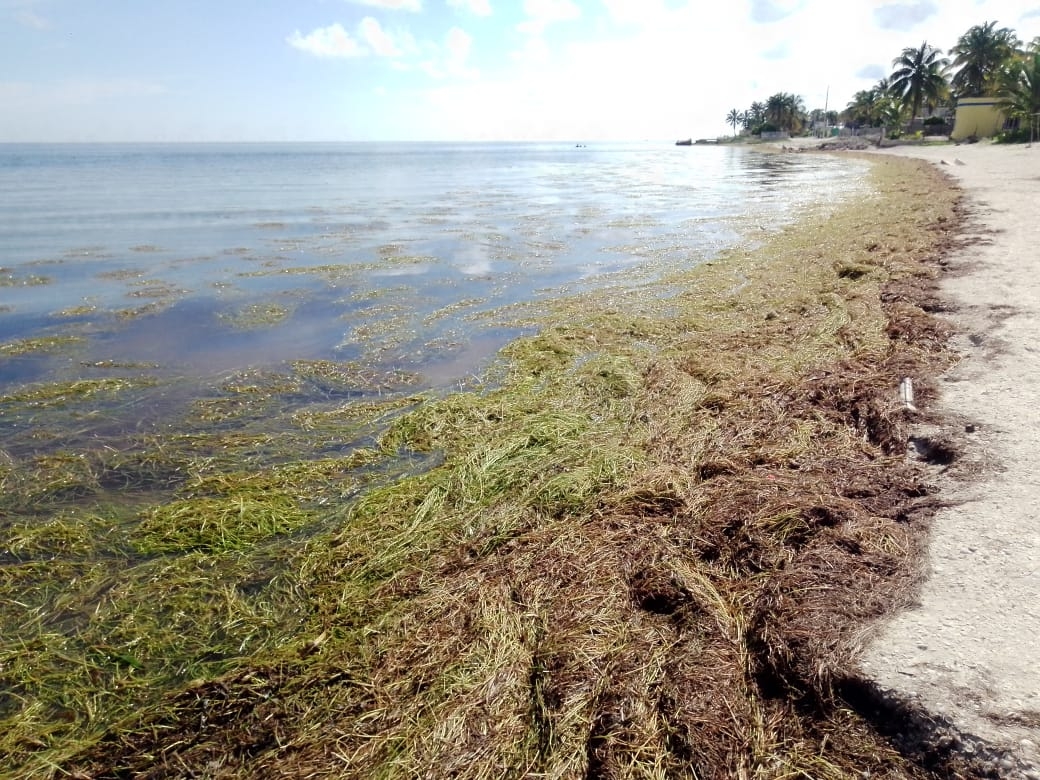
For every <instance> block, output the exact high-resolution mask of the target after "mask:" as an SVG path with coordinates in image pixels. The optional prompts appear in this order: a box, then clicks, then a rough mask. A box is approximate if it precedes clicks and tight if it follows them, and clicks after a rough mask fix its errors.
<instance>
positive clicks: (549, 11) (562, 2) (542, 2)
mask: <svg viewBox="0 0 1040 780" xmlns="http://www.w3.org/2000/svg"><path fill="white" fill-rule="evenodd" d="M524 13H525V14H526V15H527V18H526V19H525V20H524V21H522V22H521V23H520V24H518V25H517V27H516V28H517V29H518V30H519V31H520V32H523V33H530V34H532V35H541V34H542V32H543V31H544V30H545V28H546V27H548V26H549V25H550V24H555V23H557V22H569V21H572V20H574V19H578V18H580V17H581V9H580V8H579V7H578V6H577V5H575V4H574V3H573V2H571V0H524Z"/></svg>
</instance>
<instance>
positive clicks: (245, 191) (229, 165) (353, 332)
mask: <svg viewBox="0 0 1040 780" xmlns="http://www.w3.org/2000/svg"><path fill="white" fill-rule="evenodd" d="M862 167H863V164H862V163H860V162H857V161H854V160H844V159H839V158H834V157H823V156H815V155H766V154H760V153H755V152H754V151H750V150H748V149H746V148H739V147H728V146H706V147H692V148H683V147H675V146H673V145H670V144H651V143H643V144H614V145H595V144H590V145H588V146H575V145H572V144H458V145H453V144H295V145H293V144H272V145H267V144H248V145H235V144H212V145H189V144H184V145H122V144H120V145H31V144H30V145H22V144H14V145H0V395H2V394H3V393H5V392H10V391H11V389H12V388H15V387H18V386H21V385H24V384H26V383H31V382H38V381H45V380H56V379H64V380H68V379H72V378H75V377H76V376H78V375H79V374H82V373H84V372H87V373H89V368H88V367H89V366H92V365H109V366H111V365H137V364H146V365H148V366H149V367H150V370H153V371H159V372H167V373H170V374H176V375H178V376H182V377H206V376H218V375H227V374H229V373H230V372H234V371H241V370H243V369H247V368H271V369H276V368H277V367H278V366H279V365H280V364H283V363H284V362H285V361H289V360H298V359H308V360H319V359H321V360H334V361H355V362H359V363H361V364H364V365H369V366H373V367H378V368H380V369H381V370H396V369H402V370H408V371H412V372H415V373H417V374H418V375H419V376H421V377H422V382H423V383H424V384H426V385H428V386H435V385H438V384H444V385H447V384H450V383H451V382H453V381H456V380H457V379H458V377H459V376H463V375H466V374H468V373H472V372H475V371H479V369H480V367H481V366H482V365H484V364H485V363H486V362H487V360H488V359H489V358H490V356H491V355H493V354H494V352H495V351H496V350H497V349H498V348H499V347H501V346H502V345H503V344H504V343H505V342H506V341H507V340H508V339H510V338H512V337H514V336H515V335H517V333H518V332H520V331H521V330H522V328H521V327H519V326H517V324H516V321H515V318H514V317H513V316H512V315H511V314H510V312H512V311H513V310H514V309H515V307H516V306H518V305H526V306H531V305H534V306H537V304H538V303H539V302H540V301H546V300H550V299H552V298H554V297H558V296H561V295H568V294H573V293H578V292H582V291H585V290H589V289H595V288H602V287H610V286H629V285H636V284H643V285H645V284H647V283H648V282H653V281H654V280H655V279H657V278H659V277H661V276H662V275H663V274H665V273H667V272H668V271H669V270H672V269H674V268H677V267H688V266H691V265H694V264H697V263H700V262H703V261H705V260H706V259H709V258H712V257H714V256H716V255H718V253H719V252H721V251H723V250H725V249H727V248H729V247H732V246H735V245H737V244H740V243H741V242H746V241H753V240H756V237H757V238H759V239H760V238H761V237H762V236H763V235H764V234H765V233H766V232H768V231H771V230H775V229H777V228H779V227H780V226H782V225H783V224H785V223H787V222H790V221H791V220H793V219H796V218H797V216H798V215H799V214H800V213H801V212H802V211H804V210H805V209H806V208H808V207H810V206H812V205H813V204H817V203H821V202H822V203H833V202H838V201H840V200H842V199H844V198H848V197H855V196H856V195H857V194H858V193H859V192H861V191H862V187H863V184H862V177H861V176H859V175H858V173H859V170H860V169H861V168H862ZM662 294H663V293H662ZM64 336H72V337H75V339H76V340H77V341H76V344H77V348H76V350H75V351H74V354H72V353H70V352H68V351H67V350H65V351H63V350H60V349H57V350H56V349H43V350H26V349H18V348H17V345H19V344H25V343H27V342H26V340H29V339H47V338H55V337H58V338H60V337H64ZM12 345H14V346H12Z"/></svg>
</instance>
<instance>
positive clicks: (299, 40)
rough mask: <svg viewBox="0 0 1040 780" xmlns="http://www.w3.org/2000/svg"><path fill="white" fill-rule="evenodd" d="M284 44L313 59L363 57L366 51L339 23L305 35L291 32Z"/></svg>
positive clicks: (297, 31)
mask: <svg viewBox="0 0 1040 780" xmlns="http://www.w3.org/2000/svg"><path fill="white" fill-rule="evenodd" d="M285 40H286V42H287V43H288V44H289V45H290V46H292V47H293V48H296V49H299V50H300V51H305V52H307V53H308V54H313V55H314V56H315V57H330V58H334V57H343V58H346V57H364V56H365V55H366V54H368V51H367V50H366V49H365V48H364V47H363V46H362V45H361V44H360V43H358V41H357V40H356V39H355V38H351V37H350V33H348V32H347V31H346V30H344V29H343V25H341V24H340V23H339V22H336V23H335V24H330V25H329V26H328V27H319V28H318V29H316V30H312V31H311V32H309V33H308V34H307V35H303V34H302V33H301V32H300V31H299V30H296V31H295V32H293V34H292V35H290V36H289V37H288V38H286V39H285Z"/></svg>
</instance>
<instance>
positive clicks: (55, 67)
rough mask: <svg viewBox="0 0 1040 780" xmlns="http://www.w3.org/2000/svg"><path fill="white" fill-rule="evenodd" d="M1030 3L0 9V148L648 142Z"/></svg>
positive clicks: (845, 80) (340, 3) (1022, 33)
mask: <svg viewBox="0 0 1040 780" xmlns="http://www.w3.org/2000/svg"><path fill="white" fill-rule="evenodd" d="M988 21H996V22H998V24H999V26H1003V27H1010V28H1012V29H1013V30H1015V31H1016V33H1017V34H1018V36H1019V38H1021V39H1022V40H1024V41H1028V40H1032V39H1033V38H1034V37H1036V36H1038V35H1040V0H992V1H990V0H842V2H834V0H710V1H705V0H697V1H696V2H690V1H689V0H0V142H33V141H37V142H52V141H53V142H66V141H72V142H77V141H85V142H96V141H381V140H405V141H412V140H414V141H453V140H457V141H470V140H473V141H481V140H488V141H491V140H553V141H555V140H560V141H564V140H566V141H576V142H589V141H604V140H663V139H672V140H675V139H679V138H687V137H694V138H701V137H715V136H718V135H723V134H727V133H729V132H730V129H729V127H728V125H726V124H725V116H726V114H727V112H728V111H729V110H730V109H731V108H736V109H738V110H744V109H746V108H747V107H748V106H749V105H750V104H751V103H752V102H753V101H755V100H759V101H764V100H765V99H766V98H767V97H768V96H769V95H771V94H773V93H775V92H781V91H782V92H792V93H795V94H797V95H800V96H801V97H802V98H803V100H804V101H805V105H806V107H807V108H808V109H813V108H824V107H827V108H831V109H841V108H844V107H845V105H846V104H847V103H848V102H849V101H850V100H851V99H852V96H853V94H854V93H855V92H856V91H858V90H861V89H866V88H869V87H870V86H872V85H873V84H874V83H876V82H877V80H878V79H879V78H881V77H882V76H885V75H887V74H888V73H889V72H891V70H892V60H893V59H894V58H895V57H897V56H898V55H899V54H900V52H901V51H902V50H903V49H904V48H906V47H909V46H918V45H920V44H921V43H922V42H923V41H927V42H928V43H929V44H932V45H934V46H937V47H939V48H940V49H943V50H944V51H945V50H947V49H949V47H951V46H952V45H954V44H955V43H956V41H957V38H958V37H959V36H960V35H961V34H963V33H964V32H965V31H966V30H968V28H970V27H971V26H973V25H976V24H982V23H984V22H988Z"/></svg>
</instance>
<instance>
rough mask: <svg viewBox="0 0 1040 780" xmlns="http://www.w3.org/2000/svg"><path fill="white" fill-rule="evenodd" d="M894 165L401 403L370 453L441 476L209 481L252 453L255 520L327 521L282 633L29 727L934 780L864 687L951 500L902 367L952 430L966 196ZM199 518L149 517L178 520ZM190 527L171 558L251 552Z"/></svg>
mask: <svg viewBox="0 0 1040 780" xmlns="http://www.w3.org/2000/svg"><path fill="white" fill-rule="evenodd" d="M871 176H872V177H873V178H874V181H875V183H876V187H877V190H878V195H877V196H875V197H870V198H866V199H863V200H862V201H861V202H858V203H856V204H853V205H846V206H842V207H840V208H839V209H837V210H834V211H824V210H821V212H820V213H817V214H811V215H807V216H806V218H805V219H804V220H803V221H802V222H801V223H799V224H798V225H797V227H794V228H791V229H788V230H786V231H784V232H783V233H782V234H780V235H778V236H775V237H773V238H771V239H769V240H767V241H765V242H764V243H763V245H762V246H760V247H758V248H756V249H755V250H753V251H739V252H735V253H733V254H732V255H731V256H730V257H727V258H725V259H721V260H718V261H715V262H712V263H710V264H707V265H705V266H703V267H700V268H697V269H694V270H691V271H689V272H687V273H684V274H681V275H678V276H676V278H674V279H671V280H668V284H667V285H666V286H667V287H668V288H670V289H678V290H680V292H679V293H678V294H676V295H674V296H672V297H667V298H662V297H659V296H657V295H655V294H654V292H653V291H651V290H636V291H631V292H616V291H615V292H613V293H610V294H609V295H608V294H598V295H595V296H589V297H587V298H579V299H575V300H567V301H561V302H560V303H559V304H558V306H557V307H556V311H555V312H554V313H553V316H552V318H551V320H550V321H549V322H548V323H547V324H546V326H545V327H544V328H543V329H542V330H541V331H540V332H539V334H538V335H536V336H532V337H530V338H525V339H521V340H519V341H517V342H515V343H513V344H511V345H510V346H509V347H508V348H507V349H506V350H505V351H504V353H503V355H502V362H501V365H500V374H499V375H497V376H495V377H494V381H493V382H492V381H489V383H488V385H487V386H486V387H485V388H482V389H479V390H474V391H472V392H465V393H456V394H453V395H450V396H447V397H442V398H426V399H421V400H418V399H407V400H406V401H401V400H398V401H395V402H394V404H393V416H390V415H389V413H387V415H386V417H384V418H383V419H388V420H390V422H389V425H388V426H387V427H386V428H385V430H383V431H382V433H381V434H380V435H379V437H378V442H377V444H378V446H377V447H376V448H375V449H374V450H372V451H371V452H366V454H365V458H364V462H365V463H366V464H371V463H372V462H375V461H376V460H378V458H379V457H381V456H384V457H388V458H389V457H403V456H407V457H409V458H412V459H417V460H418V462H419V463H420V464H421V465H422V468H420V469H413V470H411V471H409V472H407V473H404V472H402V473H394V474H392V475H389V476H388V477H387V478H386V479H381V480H376V481H373V482H371V483H369V484H368V485H367V486H366V489H364V490H357V487H358V486H357V485H355V484H353V483H352V484H351V485H350V486H348V487H346V488H342V487H340V488H335V489H330V488H329V487H328V482H329V480H331V479H332V474H333V472H334V471H336V470H337V468H338V467H337V466H336V465H335V464H332V463H327V464H326V465H327V466H328V468H327V469H326V470H325V471H322V472H321V473H320V475H318V476H315V475H314V474H312V473H311V472H308V474H309V476H308V477H307V479H305V480H302V481H301V482H299V484H298V485H297V482H292V481H290V478H289V475H288V471H291V468H290V467H291V464H286V463H278V464H266V465H264V466H256V467H255V469H254V471H253V472H252V473H251V474H249V475H248V477H249V478H248V480H245V481H244V482H243V479H245V478H244V477H243V475H242V474H241V473H239V472H236V471H235V469H234V468H233V466H232V464H224V465H223V466H222V467H221V468H222V469H223V471H222V472H220V473H210V474H208V475H206V478H205V479H201V478H197V479H195V481H194V482H193V483H192V491H194V492H193V495H194V496H199V495H210V496H212V497H213V501H214V505H218V504H221V501H222V498H223V497H226V496H227V495H229V492H228V490H227V489H224V488H221V487H220V485H219V484H218V483H219V482H220V479H221V478H222V477H221V476H220V475H221V474H224V475H225V476H226V475H229V474H237V477H236V479H238V480H239V481H238V482H236V483H235V484H236V487H235V489H234V491H231V493H233V495H234V496H235V497H236V500H238V501H239V503H238V504H237V506H239V507H240V509H241V511H242V512H245V513H248V512H252V511H254V510H257V511H258V510H259V509H261V508H262V509H264V511H269V512H271V513H273V516H274V518H275V520H277V518H285V517H291V518H293V519H292V522H291V523H290V524H289V526H287V527H285V528H282V529H278V528H276V529H274V530H270V529H268V530H264V531H263V532H262V536H263V537H264V538H265V539H266V538H268V537H270V536H272V535H274V536H278V535H283V536H284V535H287V534H290V533H292V532H293V531H294V530H295V529H297V528H299V527H306V526H312V527H313V528H314V529H315V530H314V531H313V532H312V533H310V534H308V535H305V536H298V537H296V538H295V543H294V544H292V545H285V546H283V547H281V548H279V549H278V551H277V553H278V556H279V560H280V563H279V566H278V569H277V570H278V575H277V577H276V578H272V580H271V581H263V582H261V579H262V577H261V574H260V573H258V572H255V571H252V570H251V571H250V572H246V573H243V574H242V576H243V577H246V575H247V574H248V575H249V576H250V577H254V578H256V582H258V583H259V585H257V587H258V588H266V587H269V586H270V587H272V588H274V591H277V592H278V593H280V594H283V596H280V597H279V598H284V599H285V604H289V605H291V608H289V607H286V608H285V610H284V614H283V617H282V618H279V620H277V621H274V622H273V623H271V624H264V627H263V630H264V631H269V632H271V637H270V638H269V639H268V640H265V641H264V642H262V643H260V644H259V645H257V643H256V642H253V640H252V639H250V640H249V641H245V640H244V641H243V644H242V647H243V648H247V649H248V651H246V650H244V651H243V652H242V653H241V654H240V655H239V656H238V657H236V658H234V659H233V661H232V662H230V663H226V664H225V665H224V667H222V668H221V673H220V674H213V673H211V674H207V675H206V676H203V677H201V678H198V679H193V680H187V679H181V680H180V682H176V680H174V682H171V684H170V687H169V690H167V691H165V692H164V693H162V695H159V696H156V697H153V698H152V699H148V698H147V697H145V698H142V705H141V706H140V708H139V709H138V711H137V712H134V713H132V714H127V715H124V716H122V717H121V719H120V720H118V722H114V723H108V724H105V723H102V724H100V727H99V724H98V723H85V724H83V725H82V726H81V727H78V728H80V730H79V731H78V732H77V733H76V734H75V735H73V736H70V737H69V738H68V739H67V740H66V741H64V742H61V741H55V740H51V739H49V738H48V736H47V734H46V733H41V735H40V736H39V737H38V738H37V741H36V744H35V745H34V744H33V741H32V737H30V736H26V735H23V736H22V737H21V740H22V741H21V743H19V744H18V745H12V744H11V743H10V742H8V743H3V742H0V749H3V750H5V751H8V755H10V756H13V757H15V758H16V759H17V760H18V762H19V766H20V769H18V770H15V771H16V772H25V773H29V772H30V771H34V772H40V773H45V772H48V771H49V772H50V773H51V774H53V775H54V776H58V775H61V774H65V775H70V776H73V777H131V776H133V777H161V776H183V777H213V778H217V777H220V778H224V777H228V778H230V777H320V776H338V777H387V778H390V777H467V778H497V777H523V776H532V777H534V776H537V777H560V778H568V777H586V778H637V777H662V778H663V777H697V778H728V777H736V778H766V777H770V778H772V777H776V778H781V777H814V778H839V777H849V776H852V775H856V776H871V777H879V778H884V777H889V778H906V777H928V776H930V775H929V771H930V769H929V768H928V767H924V766H922V765H920V764H919V763H917V762H916V761H915V760H914V759H912V758H908V757H906V756H904V755H902V754H900V752H899V751H898V750H897V749H896V748H895V747H893V745H892V744H890V743H889V742H888V741H887V739H886V738H885V737H884V736H882V735H881V734H880V732H879V731H878V730H877V729H876V728H875V727H874V725H872V724H871V723H870V721H869V719H868V717H866V716H865V714H863V713H859V712H857V711H856V710H855V708H854V707H853V706H852V704H853V703H852V702H851V701H850V700H849V699H848V697H846V696H845V695H844V692H845V691H846V689H847V688H849V687H850V686H851V685H854V683H855V673H854V655H855V651H856V648H857V646H858V642H859V641H860V640H861V638H862V634H863V631H864V628H865V627H866V626H867V625H868V624H869V622H870V621H871V620H874V619H876V618H877V617H879V616H880V615H883V614H884V613H885V612H887V611H889V610H891V609H892V608H893V607H895V606H897V605H899V604H901V603H904V601H905V600H906V599H907V598H908V597H909V596H910V595H911V594H912V591H913V587H914V583H915V578H916V576H917V569H916V561H917V560H918V556H919V545H920V542H921V537H922V532H923V530H924V529H925V527H926V523H927V519H928V517H929V514H930V511H931V508H932V507H933V506H934V500H935V499H934V496H932V495H931V494H932V490H931V489H930V488H929V486H928V485H927V484H926V482H925V481H924V479H925V477H924V472H923V470H922V469H921V468H920V466H919V464H915V463H913V462H912V461H911V460H909V459H908V458H907V456H906V442H907V435H908V426H909V424H910V422H911V419H912V418H911V413H910V412H909V411H908V410H907V409H906V408H905V407H904V405H903V404H902V403H901V402H900V399H899V395H898V387H899V384H900V382H901V380H902V379H903V378H904V377H912V378H913V380H914V383H915V387H916V388H917V403H918V405H919V406H920V407H921V408H922V409H924V410H925V411H924V412H921V413H918V419H920V415H922V414H924V415H926V414H927V407H928V402H929V400H930V399H931V398H933V397H934V386H933V384H932V380H933V378H934V377H935V376H936V375H937V374H938V372H939V371H941V370H942V369H943V368H944V367H946V366H947V365H948V364H949V361H950V359H951V358H950V356H949V353H948V352H947V351H946V346H945V345H946V336H947V333H946V330H945V327H944V325H943V324H942V323H941V322H940V321H939V320H937V319H936V318H934V317H933V316H932V315H931V314H930V313H929V310H934V309H935V301H934V299H933V298H932V295H933V293H932V288H933V286H934V282H935V279H936V278H937V275H938V273H939V261H940V259H941V254H942V252H943V251H944V249H945V248H946V247H947V246H948V244H949V243H950V242H952V241H954V240H956V220H957V202H958V193H957V192H956V191H955V190H954V189H953V188H951V187H950V185H949V184H948V182H946V181H945V180H943V179H942V178H941V177H940V176H939V174H938V173H936V172H935V171H934V170H933V169H931V168H929V167H926V166H924V165H923V164H919V163H913V162H907V161H896V160H884V161H879V162H877V163H876V164H875V165H874V166H873V168H872V173H871ZM489 379H490V378H489ZM345 414H346V413H345ZM341 465H342V467H343V469H346V468H347V465H346V464H341ZM353 465H354V466H356V465H357V464H356V463H355V464H353ZM240 468H241V466H239V469H240ZM319 476H320V479H319V478H318V477H319ZM228 479H230V477H228ZM207 491H209V493H207ZM222 491H223V492H222ZM253 491H255V492H253ZM272 491H273V493H272ZM313 491H324V492H323V493H322V495H327V496H335V495H336V494H337V491H338V495H339V500H328V501H320V502H316V501H311V502H310V503H308V502H307V501H305V498H307V497H308V494H310V497H311V498H313ZM273 494H276V497H278V498H279V501H282V500H283V499H284V502H285V503H284V505H283V504H277V506H276V505H275V504H273V503H272V501H273V499H272V498H271V496H272V495H273ZM184 500H188V499H184ZM247 500H251V501H254V502H255V506H254V504H250V503H247ZM287 507H291V508H292V511H289V509H287ZM300 507H303V509H300ZM174 509H176V507H174ZM169 511H172V510H170V508H169V505H163V506H162V507H159V508H156V509H153V510H149V512H146V513H145V514H144V515H143V516H144V517H145V518H146V520H143V521H141V522H142V523H143V524H147V523H148V522H150V523H151V525H150V526H149V529H154V533H152V534H151V535H147V536H146V537H142V536H141V534H143V533H144V531H142V530H141V529H140V528H138V529H137V530H136V531H135V533H136V534H137V537H135V538H147V540H152V541H154V540H158V542H156V544H160V543H161V542H162V541H163V540H164V539H167V537H166V536H163V535H162V533H160V531H161V529H162V528H165V527H167V526H168V525H169V523H168V522H167V521H168V520H169V518H167V517H166V515H163V514H162V513H163V512H167V513H168V512H169ZM193 511H194V510H193ZM293 512H297V514H293ZM200 533H202V532H201V531H200ZM203 536H204V538H205V539H213V538H214V537H212V536H205V535H203ZM217 538H219V539H221V540H222V539H224V537H223V536H219V537H217ZM251 543H252V542H251V540H250V539H249V538H247V539H245V540H243V541H242V542H241V544H242V545H246V546H248V545H249V544H251ZM169 544H170V545H171V546H170V547H162V546H161V544H160V546H159V547H155V546H154V545H153V546H152V547H149V549H148V550H147V551H145V552H147V553H149V554H154V555H162V554H166V553H168V552H169V551H170V550H172V549H177V550H184V549H190V550H191V551H192V554H193V555H195V556H201V557H205V556H211V557H212V562H211V565H214V566H218V565H219V561H220V560H225V559H226V558H221V557H220V556H226V555H227V553H228V548H226V547H224V546H221V544H222V543H218V542H207V543H201V542H198V539H196V541H195V542H191V541H190V540H189V541H188V542H185V541H184V540H183V539H181V538H179V537H178V538H176V539H173V540H172V541H170V542H169ZM272 554H273V553H272ZM207 560H209V559H207ZM274 579H278V583H277V584H276V585H274V584H272V583H273V580H274ZM227 587H228V588H231V589H232V590H235V589H238V590H239V591H245V590H248V583H244V582H237V581H235V582H231V583H230V584H228V585H227ZM274 591H272V592H274ZM284 594H288V595H284ZM207 597H208V596H207ZM271 598H272V599H273V598H275V597H274V596H272V597H271ZM290 613H291V614H290ZM286 615H288V617H286ZM272 626H274V627H272ZM258 630H260V629H258ZM279 632H280V633H279ZM140 642H141V644H142V645H144V644H146V643H147V639H146V638H142V639H141V640H140ZM251 642H252V644H251ZM254 646H255V648H254ZM112 652H113V653H123V652H124V650H122V649H120V648H113V649H112ZM135 652H136V651H135ZM124 655H125V653H124ZM132 660H134V659H133V658H130V659H129V660H124V662H123V664H122V666H123V668H124V673H125V676H126V677H127V678H132V677H133V675H134V674H135V670H134V668H133V664H132V663H131V661H132ZM4 663H9V661H4ZM0 671H3V670H0ZM3 673H5V674H7V672H3ZM170 679H171V680H173V679H174V678H170ZM9 684H10V683H9ZM21 690H22V691H23V692H22V693H21V694H20V696H21V698H22V699H23V700H24V699H27V698H31V694H30V693H29V692H28V688H27V686H26V684H25V683H24V682H23V683H21ZM112 695H113V696H118V695H119V692H118V691H117V690H113V691H112ZM73 698H74V697H73ZM6 706H7V708H8V709H10V707H11V706H12V705H11V703H10V701H8V703H7V705H6ZM74 706H75V702H74V701H72V700H70V702H69V709H70V710H72V709H73V708H74ZM65 717H66V718H67V719H71V720H75V719H76V717H78V716H76V715H67V716H65ZM73 737H75V739H73ZM76 739H78V740H80V741H79V742H78V743H77V742H76V741H75V740H76ZM48 765H49V767H50V768H49V770H48V768H47V767H48Z"/></svg>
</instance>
